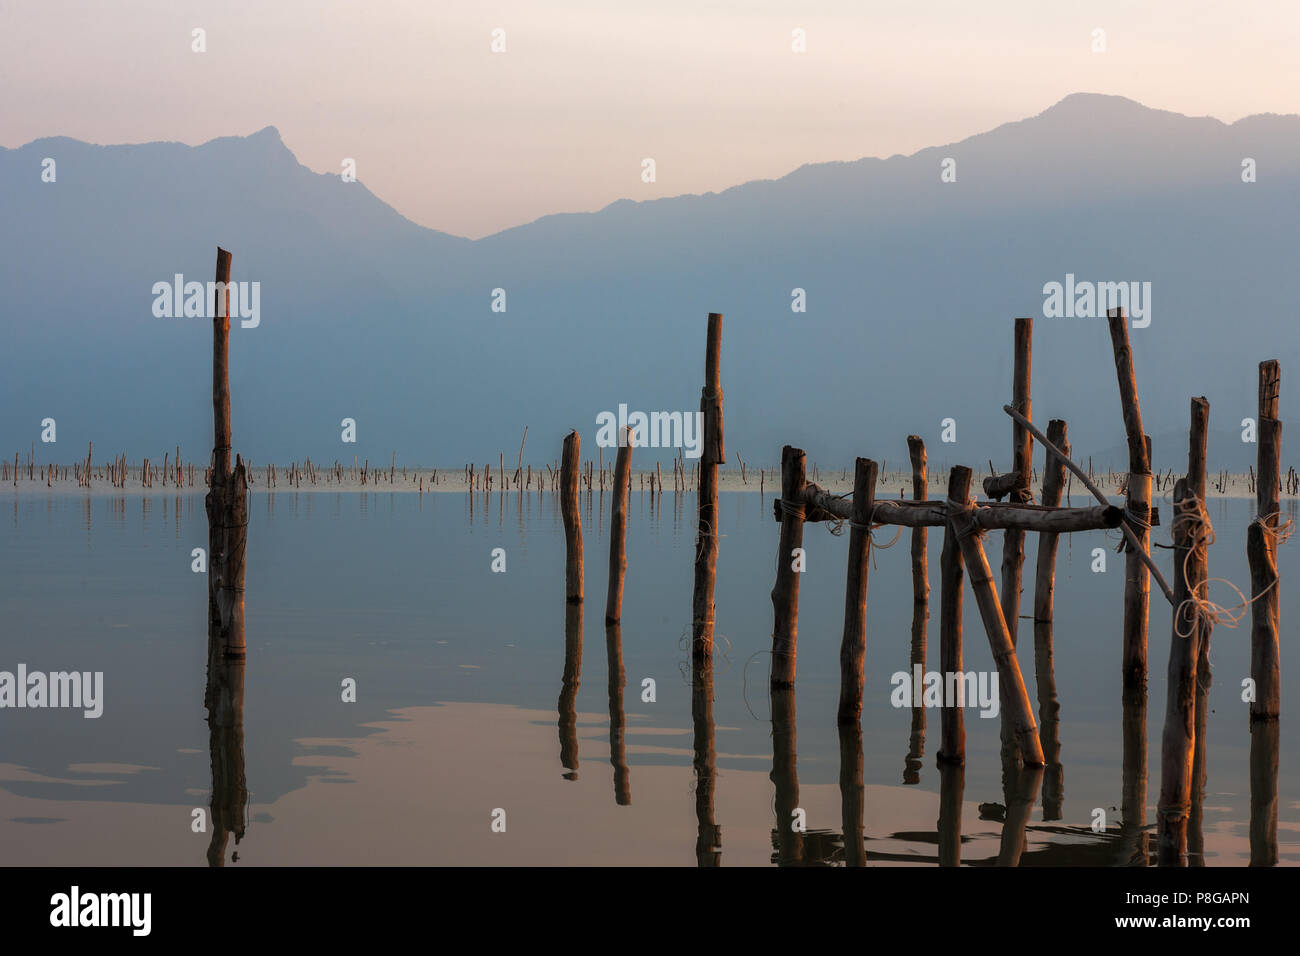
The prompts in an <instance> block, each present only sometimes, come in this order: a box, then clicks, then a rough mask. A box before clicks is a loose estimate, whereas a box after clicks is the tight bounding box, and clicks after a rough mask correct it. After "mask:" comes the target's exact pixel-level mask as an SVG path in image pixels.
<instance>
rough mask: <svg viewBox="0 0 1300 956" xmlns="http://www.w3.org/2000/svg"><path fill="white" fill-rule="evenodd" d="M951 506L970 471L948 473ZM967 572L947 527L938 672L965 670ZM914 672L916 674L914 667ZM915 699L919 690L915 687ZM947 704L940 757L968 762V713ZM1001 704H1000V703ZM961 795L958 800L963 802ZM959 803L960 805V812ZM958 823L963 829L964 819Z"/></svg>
mask: <svg viewBox="0 0 1300 956" xmlns="http://www.w3.org/2000/svg"><path fill="white" fill-rule="evenodd" d="M948 501H949V507H958V508H965V507H967V505H969V503H970V472H969V471H958V470H957V469H953V470H952V472H950V473H949V475H948ZM965 576H966V572H965V563H964V562H963V560H962V555H961V547H960V545H958V543H957V535H956V532H954V531H953V529H952V528H951V527H945V528H944V532H943V550H942V551H941V552H940V554H939V671H940V673H943V674H959V673H961V671H962V652H961V611H962V608H961V605H962V589H963V586H964V580H965ZM912 673H913V674H915V673H916V671H915V669H913V672H912ZM912 693H913V700H915V694H916V689H915V688H913V690H912ZM955 703H956V702H955V701H954V706H948V705H947V701H945V706H944V707H943V709H942V710H941V711H940V712H939V714H940V717H939V753H938V759H939V760H940V761H943V762H947V763H954V764H962V763H965V761H966V715H965V713H964V712H963V711H962V709H961V708H960V707H957V706H955ZM999 706H1000V705H999ZM960 799H961V798H960V797H958V801H959V802H960ZM960 809H961V808H960V806H959V807H958V808H957V810H958V813H959V814H960ZM956 826H957V827H958V832H960V827H961V821H960V819H958V821H957V823H956Z"/></svg>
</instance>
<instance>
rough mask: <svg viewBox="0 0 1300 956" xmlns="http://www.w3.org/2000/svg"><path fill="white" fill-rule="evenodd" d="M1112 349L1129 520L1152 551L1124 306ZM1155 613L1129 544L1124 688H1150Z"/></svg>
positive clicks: (1145, 452)
mask: <svg viewBox="0 0 1300 956" xmlns="http://www.w3.org/2000/svg"><path fill="white" fill-rule="evenodd" d="M1106 321H1107V323H1108V325H1109V327H1110V340H1111V348H1112V350H1113V351H1114V353H1115V376H1116V379H1117V381H1118V382H1119V397H1120V407H1121V408H1122V410H1123V413H1124V431H1125V433H1126V434H1127V437H1128V458H1129V462H1128V471H1129V474H1128V484H1127V490H1126V492H1125V497H1126V502H1125V511H1126V512H1127V514H1126V516H1125V523H1126V524H1127V525H1128V526H1129V528H1130V530H1131V531H1132V532H1133V534H1134V535H1135V536H1136V538H1137V540H1138V543H1139V545H1140V546H1141V548H1142V550H1143V551H1145V552H1147V553H1150V551H1151V526H1150V522H1151V449H1150V446H1149V444H1148V441H1147V437H1146V433H1145V432H1144V431H1143V430H1142V410H1141V408H1140V407H1139V405H1138V397H1137V376H1136V374H1135V372H1134V370H1133V352H1132V350H1131V349H1130V347H1129V341H1128V318H1127V316H1126V315H1125V313H1124V309H1123V308H1116V309H1107V310H1106ZM1150 615H1151V576H1150V574H1149V573H1148V571H1147V567H1146V563H1145V562H1144V561H1143V560H1142V558H1141V557H1140V556H1139V555H1138V554H1137V552H1136V551H1134V549H1133V548H1132V547H1131V546H1130V547H1126V548H1125V557H1124V651H1123V686H1124V688H1126V689H1127V688H1129V687H1134V688H1138V687H1140V688H1141V689H1142V691H1143V693H1145V691H1146V686H1147V628H1148V623H1149V620H1150Z"/></svg>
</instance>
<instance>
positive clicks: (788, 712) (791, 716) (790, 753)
mask: <svg viewBox="0 0 1300 956" xmlns="http://www.w3.org/2000/svg"><path fill="white" fill-rule="evenodd" d="M795 744H796V738H795V708H794V688H792V687H773V688H772V774H771V776H772V783H773V785H774V786H775V787H776V801H775V806H776V828H775V830H774V831H773V844H774V846H775V848H776V863H777V864H778V865H780V866H795V865H798V864H800V863H802V862H803V856H804V853H803V838H804V835H803V833H802V832H801V831H800V830H797V829H795V821H796V813H795V811H796V810H798V809H799V771H798V770H797V769H796V767H795V761H796V759H797V755H796V747H795Z"/></svg>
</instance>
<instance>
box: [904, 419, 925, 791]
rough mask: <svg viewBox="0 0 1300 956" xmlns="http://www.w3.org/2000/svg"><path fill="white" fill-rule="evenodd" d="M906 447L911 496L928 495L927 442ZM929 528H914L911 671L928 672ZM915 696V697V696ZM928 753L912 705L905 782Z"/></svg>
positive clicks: (913, 779) (913, 438) (921, 716)
mask: <svg viewBox="0 0 1300 956" xmlns="http://www.w3.org/2000/svg"><path fill="white" fill-rule="evenodd" d="M907 451H908V455H909V457H910V458H911V460H912V498H913V499H914V500H916V501H924V500H926V498H927V497H929V489H928V485H929V474H928V472H927V470H926V456H925V442H924V441H922V440H921V438H920V436H919V435H908V436H907ZM928 536H929V530H928V529H926V528H923V527H921V528H913V529H912V647H911V657H910V663H911V665H912V673H913V674H915V673H916V665H917V664H920V665H921V671H922V673H924V672H925V655H926V640H927V632H928V630H929V625H930V572H929V557H928V555H927V553H926V546H927V543H928V542H927V538H928ZM913 699H914V700H915V698H913ZM924 755H925V706H924V705H923V704H922V705H919V706H918V705H917V704H915V703H913V705H912V734H911V737H910V738H909V740H908V747H907V760H906V762H905V764H904V766H903V783H908V784H914V783H919V782H920V779H921V777H920V771H921V758H922V757H923V756H924Z"/></svg>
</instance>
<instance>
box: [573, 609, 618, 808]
mask: <svg viewBox="0 0 1300 956" xmlns="http://www.w3.org/2000/svg"><path fill="white" fill-rule="evenodd" d="M605 657H606V660H607V662H608V672H609V681H608V691H609V762H610V764H611V765H612V766H613V767H614V802H615V803H617V804H618V805H619V806H620V807H626V806H630V805H631V803H632V781H631V775H630V774H629V772H628V767H627V745H626V729H627V718H626V716H625V714H624V710H623V689H624V688H625V687H626V686H627V676H626V672H625V671H624V670H623V631H622V628H620V627H619V625H618V624H606V625H605ZM575 749H576V748H575Z"/></svg>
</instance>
